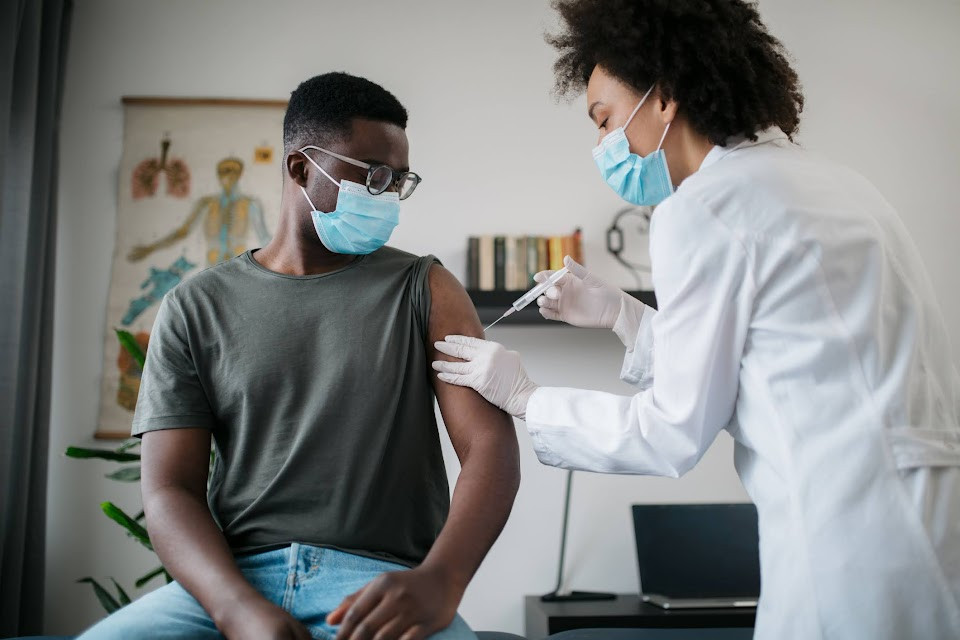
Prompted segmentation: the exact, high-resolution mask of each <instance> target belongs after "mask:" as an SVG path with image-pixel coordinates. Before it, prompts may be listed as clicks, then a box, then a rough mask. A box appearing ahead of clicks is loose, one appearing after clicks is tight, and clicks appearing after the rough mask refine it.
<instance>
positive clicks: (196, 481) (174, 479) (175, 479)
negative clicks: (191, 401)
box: [140, 428, 210, 502]
mask: <svg viewBox="0 0 960 640" xmlns="http://www.w3.org/2000/svg"><path fill="white" fill-rule="evenodd" d="M140 456H141V467H142V480H141V491H142V492H143V497H144V501H145V502H146V501H147V500H148V498H149V496H150V494H151V493H153V492H155V491H158V490H161V489H166V488H176V489H185V490H187V491H189V492H190V493H191V494H193V495H195V496H196V497H198V498H200V499H203V497H204V496H205V495H206V492H207V475H208V473H209V469H210V431H209V430H208V429H191V428H179V429H162V430H159V431H149V432H147V433H144V434H143V443H142V445H141V447H140Z"/></svg>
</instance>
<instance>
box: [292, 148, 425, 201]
mask: <svg viewBox="0 0 960 640" xmlns="http://www.w3.org/2000/svg"><path fill="white" fill-rule="evenodd" d="M306 149H316V150H317V151H322V152H323V153H325V154H327V155H328V156H333V157H334V158H336V159H337V160H342V161H343V162H346V163H348V164H352V165H354V166H357V167H360V168H362V169H366V170H367V191H369V192H370V193H371V195H375V196H378V195H380V194H381V193H383V192H384V191H386V190H387V189H389V188H390V186H391V185H394V186H395V187H396V189H397V194H398V195H399V196H400V199H401V200H406V199H407V198H409V197H410V195H411V194H412V193H413V191H414V189H416V188H417V185H418V184H420V183H421V182H422V181H423V178H421V177H420V176H418V175H417V174H415V173H413V172H412V171H395V170H394V169H393V167H391V166H390V165H386V164H370V163H369V162H362V161H360V160H355V159H353V158H348V157H347V156H342V155H340V154H339V153H334V152H333V151H328V150H327V149H323V148H321V147H315V146H314V145H312V144H311V145H307V146H306V147H303V148H302V149H300V151H301V152H303V151H304V150H306Z"/></svg>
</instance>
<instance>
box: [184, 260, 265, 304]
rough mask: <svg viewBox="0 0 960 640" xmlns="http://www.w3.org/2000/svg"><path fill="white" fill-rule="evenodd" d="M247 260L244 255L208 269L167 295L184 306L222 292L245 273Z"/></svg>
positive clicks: (188, 279)
mask: <svg viewBox="0 0 960 640" xmlns="http://www.w3.org/2000/svg"><path fill="white" fill-rule="evenodd" d="M246 259H247V258H246V254H243V253H242V254H240V255H239V256H237V257H235V258H231V259H230V260H224V261H223V262H220V263H217V264H215V265H213V266H210V267H207V268H205V269H203V270H201V271H200V272H198V273H196V274H194V275H193V276H191V277H189V278H187V279H186V280H183V281H182V282H181V283H180V284H178V285H177V286H176V287H174V288H173V289H172V290H171V291H170V293H168V294H167V295H168V296H170V297H171V298H173V299H174V300H175V301H176V302H177V303H178V304H181V305H182V304H183V303H189V302H191V301H195V300H196V299H197V298H198V297H203V296H205V295H207V294H209V293H212V292H218V291H219V292H222V291H223V290H224V288H225V287H228V286H230V284H231V283H232V282H234V281H236V279H237V276H238V275H240V274H241V272H242V271H243V264H244V261H245V260H246Z"/></svg>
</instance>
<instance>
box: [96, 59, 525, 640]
mask: <svg viewBox="0 0 960 640" xmlns="http://www.w3.org/2000/svg"><path fill="white" fill-rule="evenodd" d="M406 122H407V113H406V111H405V109H404V108H403V106H401V105H400V103H399V102H398V101H397V100H396V98H394V97H393V96H392V95H391V94H390V93H388V92H387V91H386V90H384V89H383V88H382V87H380V86H378V85H376V84H374V83H372V82H369V81H368V80H364V79H362V78H356V77H353V76H349V75H346V74H341V73H331V74H326V75H321V76H318V77H315V78H313V79H311V80H307V81H306V82H304V83H303V84H301V85H300V86H299V87H298V88H297V90H296V91H294V92H293V94H292V95H291V98H290V103H289V106H288V108H287V113H286V117H285V119H284V147H285V162H284V175H283V198H282V205H281V209H282V212H281V218H280V222H279V226H278V229H277V232H276V235H275V236H274V238H273V240H271V242H270V243H269V244H268V245H267V246H266V247H264V248H262V249H259V250H254V251H248V252H246V253H244V254H241V255H239V256H237V257H236V258H234V259H232V260H229V261H227V262H224V263H221V264H219V265H217V266H214V267H211V268H209V269H207V270H206V271H203V272H201V273H199V274H198V275H196V276H195V277H193V278H192V279H189V280H187V281H185V282H183V283H182V284H180V285H179V286H178V287H176V288H175V289H174V290H173V291H171V292H170V293H169V294H167V296H166V297H165V298H164V300H163V302H162V306H161V308H160V310H159V312H158V315H157V320H156V324H155V325H154V330H153V335H152V337H151V340H150V347H149V351H148V357H147V362H146V367H145V369H144V373H143V382H142V385H141V387H140V397H139V401H138V404H137V411H136V415H135V417H134V422H133V433H134V434H135V435H140V436H142V438H143V446H142V451H143V481H142V487H143V506H144V510H145V512H146V519H147V525H148V527H149V530H150V537H151V540H152V541H153V544H154V547H155V548H156V550H157V554H158V555H159V556H160V559H161V560H162V561H163V563H164V566H165V567H166V568H167V570H168V571H169V572H170V575H171V576H173V577H174V578H175V580H176V581H175V582H173V583H171V584H169V585H167V586H165V587H162V588H160V589H158V590H156V591H154V592H152V593H150V594H147V595H146V596H144V597H142V598H140V599H139V600H137V601H136V602H134V603H133V604H130V605H128V606H126V607H124V608H123V609H121V610H120V611H118V612H116V613H115V614H113V615H111V616H110V617H108V618H107V619H105V620H104V621H102V622H100V623H99V624H97V625H95V626H94V627H93V628H91V629H90V630H89V631H88V632H87V633H86V634H84V636H83V638H85V639H99V638H124V639H127V638H208V637H209V638H219V637H222V636H221V634H223V635H226V636H227V637H228V638H231V639H233V638H251V639H257V640H262V639H263V638H309V637H311V636H312V637H314V638H331V637H333V634H334V633H336V634H337V635H338V637H340V638H342V639H348V638H355V639H357V640H372V639H373V638H375V637H376V638H377V640H387V639H389V638H404V639H411V640H412V639H418V638H424V637H426V636H430V635H439V636H442V637H443V638H471V637H474V636H473V633H472V631H470V629H469V627H468V626H467V625H466V623H465V622H464V621H463V620H462V619H461V618H459V617H457V616H456V609H457V606H458V605H459V603H460V599H461V597H462V596H463V592H464V589H465V588H466V586H467V583H468V582H469V581H470V579H471V577H472V576H473V574H474V572H475V571H476V569H477V567H478V566H479V564H480V562H481V560H482V559H483V557H484V556H485V555H486V553H487V551H488V550H489V549H490V546H491V545H492V544H493V542H494V540H495V539H496V537H497V536H498V535H499V533H500V530H501V528H502V527H503V525H504V523H505V522H506V519H507V516H508V515H509V512H510V508H511V506H512V504H513V500H514V497H515V495H516V491H517V487H518V484H519V478H520V474H519V462H518V460H519V457H518V452H517V442H516V436H515V433H514V429H513V424H512V420H511V419H510V418H509V417H507V415H506V414H504V413H502V412H501V411H500V410H498V409H496V408H494V407H493V406H492V405H490V404H488V403H487V402H486V401H485V400H483V399H482V398H481V397H480V396H479V395H477V394H476V393H475V392H474V391H472V390H469V389H465V388H463V387H458V386H453V385H447V384H445V383H442V382H439V381H438V380H437V378H436V374H435V373H434V372H433V370H432V369H431V367H430V362H431V361H432V360H433V359H435V358H437V357H442V356H439V355H438V353H437V352H435V351H434V349H433V346H432V345H433V343H434V342H435V341H437V340H441V339H442V338H443V336H446V335H448V334H454V333H467V334H470V335H475V336H480V335H481V327H480V323H479V320H478V318H477V316H476V312H475V311H474V309H473V306H472V305H471V303H470V300H469V298H468V297H467V295H466V293H465V291H464V290H463V288H462V287H461V286H460V284H459V283H458V282H457V281H456V279H455V278H453V276H452V275H451V274H450V273H449V272H448V271H446V270H445V269H444V268H443V267H442V266H440V264H439V263H438V262H437V261H436V259H435V258H433V257H432V256H427V257H422V258H421V257H417V256H413V255H410V254H408V253H404V252H402V251H398V250H397V249H393V248H390V247H384V246H383V244H384V243H385V242H386V240H387V238H388V237H389V235H390V232H391V231H392V229H393V227H394V226H395V225H396V223H397V220H398V218H397V214H398V212H399V206H400V205H399V202H400V199H401V198H406V197H407V196H409V195H410V193H411V192H412V190H413V189H414V188H415V187H416V185H417V183H418V182H419V178H418V177H417V176H416V175H415V174H411V173H409V171H408V159H407V137H406V133H405V131H404V129H405V127H406ZM381 191H382V193H381ZM323 212H329V213H323ZM370 371H374V372H376V373H375V375H373V376H371V375H370V373H369V372H370ZM434 394H435V395H436V398H437V401H438V402H439V405H440V411H441V413H442V415H443V420H444V423H445V424H446V427H447V431H448V433H449V435H450V439H451V441H452V442H453V446H454V448H455V449H456V452H457V455H458V456H459V458H460V462H461V465H462V471H461V473H460V477H459V480H458V482H457V485H456V488H455V491H454V493H453V499H452V501H451V500H450V494H449V489H448V486H447V479H446V473H445V469H444V464H443V458H442V456H441V450H440V442H439V434H438V432H437V424H436V420H435V417H434V408H433V398H434ZM481 426H482V428H480V427H481ZM211 438H212V440H213V444H214V447H215V451H216V461H215V464H214V468H213V471H212V473H211V474H210V484H209V489H208V488H207V469H208V463H209V454H210V443H211ZM448 512H449V513H448ZM404 569H407V570H404Z"/></svg>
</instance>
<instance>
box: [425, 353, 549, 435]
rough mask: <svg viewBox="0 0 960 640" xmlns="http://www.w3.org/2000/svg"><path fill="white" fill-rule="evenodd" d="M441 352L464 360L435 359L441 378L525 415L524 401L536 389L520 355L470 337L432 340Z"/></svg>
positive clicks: (513, 412)
mask: <svg viewBox="0 0 960 640" xmlns="http://www.w3.org/2000/svg"><path fill="white" fill-rule="evenodd" d="M434 346H435V347H436V348H437V351H439V352H440V353H445V354H447V355H448V356H453V357H454V358H460V359H461V360H463V361H464V362H448V361H446V360H435V361H434V362H433V368H434V369H435V370H436V371H439V372H440V373H439V375H437V377H438V378H440V380H442V381H444V382H448V383H450V384H455V385H459V386H461V387H471V388H472V389H474V390H475V391H476V392H477V393H479V394H480V395H481V396H483V397H484V398H486V400H487V402H489V403H490V404H493V405H496V406H498V407H500V408H501V409H503V410H504V411H506V412H507V413H509V414H510V415H512V416H515V417H517V418H520V419H521V420H522V419H523V418H525V417H526V414H527V402H528V401H529V400H530V396H532V395H533V392H534V391H536V390H537V385H536V384H535V383H534V382H533V381H532V380H530V378H529V377H528V376H527V372H526V371H525V370H524V369H523V364H521V362H520V354H519V353H517V352H516V351H507V350H506V349H505V348H504V347H503V345H502V344H499V343H497V342H490V341H487V340H481V339H480V338H472V337H470V336H447V337H446V338H445V340H444V342H435V343H434Z"/></svg>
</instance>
